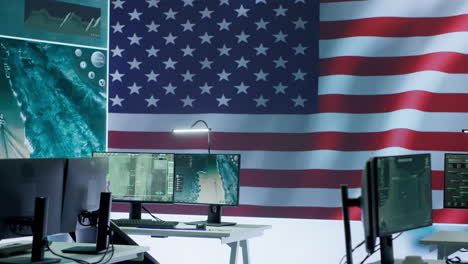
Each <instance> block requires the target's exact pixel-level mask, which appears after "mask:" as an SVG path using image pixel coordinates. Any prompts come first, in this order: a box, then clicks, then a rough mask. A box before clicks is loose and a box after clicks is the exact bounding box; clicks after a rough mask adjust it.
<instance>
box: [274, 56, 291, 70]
mask: <svg viewBox="0 0 468 264" xmlns="http://www.w3.org/2000/svg"><path fill="white" fill-rule="evenodd" d="M273 62H274V63H275V64H276V65H275V69H278V68H283V69H286V63H287V62H288V61H287V60H284V59H283V57H279V58H278V59H277V60H273Z"/></svg>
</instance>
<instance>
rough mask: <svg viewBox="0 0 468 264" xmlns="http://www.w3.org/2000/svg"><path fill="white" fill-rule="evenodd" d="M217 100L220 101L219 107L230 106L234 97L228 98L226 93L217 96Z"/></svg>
mask: <svg viewBox="0 0 468 264" xmlns="http://www.w3.org/2000/svg"><path fill="white" fill-rule="evenodd" d="M216 100H217V101H218V107H220V106H223V105H225V106H228V107H229V101H231V100H232V99H231V98H226V97H225V96H224V94H223V95H222V96H221V97H219V98H216Z"/></svg>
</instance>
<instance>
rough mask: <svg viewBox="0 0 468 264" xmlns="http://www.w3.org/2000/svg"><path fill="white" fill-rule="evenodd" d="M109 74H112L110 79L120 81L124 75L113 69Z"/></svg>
mask: <svg viewBox="0 0 468 264" xmlns="http://www.w3.org/2000/svg"><path fill="white" fill-rule="evenodd" d="M110 76H112V81H113V82H114V81H119V82H122V77H124V76H125V74H123V73H120V72H119V70H115V72H114V73H111V74H110Z"/></svg>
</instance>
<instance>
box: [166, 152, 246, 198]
mask: <svg viewBox="0 0 468 264" xmlns="http://www.w3.org/2000/svg"><path fill="white" fill-rule="evenodd" d="M174 163H175V190H174V201H175V202H176V203H196V204H210V205H238V203H239V169H240V156H239V155H238V154H175V157H174Z"/></svg>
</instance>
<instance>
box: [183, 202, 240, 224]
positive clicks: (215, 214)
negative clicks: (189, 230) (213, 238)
mask: <svg viewBox="0 0 468 264" xmlns="http://www.w3.org/2000/svg"><path fill="white" fill-rule="evenodd" d="M221 215H222V207H221V205H210V206H208V220H206V221H195V222H188V223H185V224H187V225H199V224H206V225H207V226H233V225H236V223H234V222H221Z"/></svg>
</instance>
